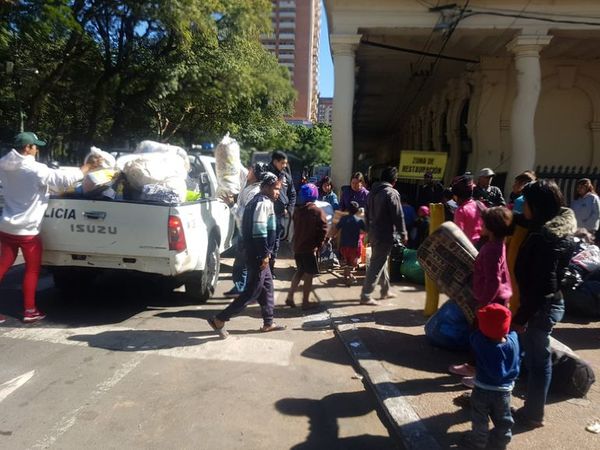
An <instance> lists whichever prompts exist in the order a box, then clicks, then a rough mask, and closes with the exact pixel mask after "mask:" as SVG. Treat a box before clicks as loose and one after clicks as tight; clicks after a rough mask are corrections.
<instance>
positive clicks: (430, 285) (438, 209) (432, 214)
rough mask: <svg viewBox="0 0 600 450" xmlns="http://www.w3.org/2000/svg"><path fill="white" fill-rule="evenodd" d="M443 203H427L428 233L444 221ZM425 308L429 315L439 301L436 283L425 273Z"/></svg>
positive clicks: (424, 312) (425, 312)
mask: <svg viewBox="0 0 600 450" xmlns="http://www.w3.org/2000/svg"><path fill="white" fill-rule="evenodd" d="M444 220H445V214H444V205H443V204H441V203H430V204H429V234H431V233H433V232H434V231H435V230H437V229H438V228H439V226H440V225H441V224H442V223H444ZM425 293H426V296H425V309H424V310H423V314H425V316H426V317H429V316H431V315H433V314H435V312H436V311H437V310H438V306H439V303H440V291H439V290H438V287H437V284H436V283H435V281H433V280H432V279H431V278H429V277H428V276H427V274H426V275H425Z"/></svg>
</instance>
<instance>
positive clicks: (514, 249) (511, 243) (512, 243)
mask: <svg viewBox="0 0 600 450" xmlns="http://www.w3.org/2000/svg"><path fill="white" fill-rule="evenodd" d="M527 233H528V230H527V228H525V227H522V226H520V225H517V226H515V231H514V232H513V234H512V236H511V237H510V239H509V240H507V243H506V262H507V264H508V271H509V273H510V281H511V283H512V290H513V295H512V297H511V298H510V312H511V313H513V314H516V313H517V310H518V309H519V306H520V305H521V301H520V299H521V297H520V295H519V287H518V286H517V280H516V279H515V263H516V262H517V255H518V254H519V249H520V248H521V245H522V244H523V241H525V238H526V237H527Z"/></svg>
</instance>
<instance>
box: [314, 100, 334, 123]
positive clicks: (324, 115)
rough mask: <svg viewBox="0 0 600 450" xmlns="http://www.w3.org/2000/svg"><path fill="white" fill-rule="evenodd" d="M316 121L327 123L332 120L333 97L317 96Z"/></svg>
mask: <svg viewBox="0 0 600 450" xmlns="http://www.w3.org/2000/svg"><path fill="white" fill-rule="evenodd" d="M317 122H320V123H327V124H329V125H331V124H332V122H333V98H332V97H319V111H318V113H317Z"/></svg>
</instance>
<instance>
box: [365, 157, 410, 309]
mask: <svg viewBox="0 0 600 450" xmlns="http://www.w3.org/2000/svg"><path fill="white" fill-rule="evenodd" d="M397 174H398V172H397V170H396V168H395V167H388V168H386V169H384V171H383V172H382V174H381V183H379V184H378V185H376V186H375V187H374V188H373V189H372V190H371V192H370V193H369V196H368V197H367V208H366V209H365V222H366V225H367V231H368V233H369V234H368V237H369V243H370V244H371V249H372V252H371V261H370V264H369V267H368V268H367V274H366V276H365V281H364V284H363V288H362V292H361V294H360V303H361V305H377V304H378V303H377V301H375V300H374V299H372V298H371V295H372V294H373V291H374V290H375V286H376V285H377V282H378V281H381V298H382V299H385V298H392V297H394V295H393V294H392V293H390V277H389V274H388V269H387V260H388V257H389V256H390V252H391V250H392V245H393V243H394V229H395V230H396V231H397V232H398V233H399V234H400V236H401V239H402V242H403V243H406V242H407V241H408V234H407V232H406V226H405V224H404V214H403V213H402V203H401V201H400V194H399V193H398V191H397V190H396V189H394V184H395V183H396V179H397Z"/></svg>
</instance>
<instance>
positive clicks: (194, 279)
mask: <svg viewBox="0 0 600 450" xmlns="http://www.w3.org/2000/svg"><path fill="white" fill-rule="evenodd" d="M220 268H221V255H220V254H219V243H218V242H217V241H216V239H211V241H210V244H209V246H208V250H207V252H206V263H205V264H204V270H202V271H200V272H194V273H193V275H192V276H191V277H190V278H189V279H188V280H187V281H186V282H185V292H186V295H187V296H188V297H190V298H191V299H193V300H194V301H197V302H199V303H205V302H206V301H207V300H208V299H209V298H210V297H211V296H212V295H213V294H214V293H215V289H216V287H217V282H218V281H219V270H220Z"/></svg>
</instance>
